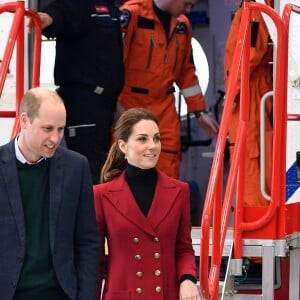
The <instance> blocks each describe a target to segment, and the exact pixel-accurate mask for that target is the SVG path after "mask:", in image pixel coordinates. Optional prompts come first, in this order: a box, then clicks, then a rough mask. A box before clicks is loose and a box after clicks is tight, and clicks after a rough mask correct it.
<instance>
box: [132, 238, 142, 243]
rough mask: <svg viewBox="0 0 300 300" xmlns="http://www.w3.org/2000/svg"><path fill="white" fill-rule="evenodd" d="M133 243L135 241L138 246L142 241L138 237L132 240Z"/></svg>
mask: <svg viewBox="0 0 300 300" xmlns="http://www.w3.org/2000/svg"><path fill="white" fill-rule="evenodd" d="M132 241H133V242H134V243H135V244H137V243H138V242H139V241H140V239H139V238H138V237H134V238H133V239H132Z"/></svg>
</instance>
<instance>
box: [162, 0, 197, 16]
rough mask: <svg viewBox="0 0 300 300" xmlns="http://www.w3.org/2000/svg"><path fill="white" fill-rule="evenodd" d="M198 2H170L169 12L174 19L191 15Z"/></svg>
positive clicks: (175, 0)
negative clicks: (183, 15) (187, 14)
mask: <svg viewBox="0 0 300 300" xmlns="http://www.w3.org/2000/svg"><path fill="white" fill-rule="evenodd" d="M197 1H198V0H168V10H167V11H168V12H169V14H171V15H172V16H173V17H178V16H179V15H181V14H185V13H189V12H190V11H191V9H192V8H193V6H194V5H195V4H196V3H197Z"/></svg>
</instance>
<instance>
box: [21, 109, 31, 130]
mask: <svg viewBox="0 0 300 300" xmlns="http://www.w3.org/2000/svg"><path fill="white" fill-rule="evenodd" d="M28 122H29V118H28V114H27V113H26V112H22V113H21V115H20V126H21V128H22V129H24V128H26V127H27V124H28Z"/></svg>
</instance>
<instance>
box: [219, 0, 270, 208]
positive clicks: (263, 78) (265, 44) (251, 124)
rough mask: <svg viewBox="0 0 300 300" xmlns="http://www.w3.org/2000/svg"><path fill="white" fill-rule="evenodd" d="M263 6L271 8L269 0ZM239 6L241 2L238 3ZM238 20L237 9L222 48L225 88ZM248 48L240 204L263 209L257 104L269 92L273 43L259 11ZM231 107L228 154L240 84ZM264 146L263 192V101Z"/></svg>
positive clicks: (239, 12)
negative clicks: (244, 174)
mask: <svg viewBox="0 0 300 300" xmlns="http://www.w3.org/2000/svg"><path fill="white" fill-rule="evenodd" d="M265 3H266V4H267V5H270V6H272V7H273V0H266V1H265ZM241 6H242V3H241ZM241 17H242V7H240V8H239V9H238V10H237V12H236V13H235V16H234V18H233V20H232V24H231V27H230V31H229V33H228V38H227V42H226V46H225V54H224V76H225V85H226V87H228V84H229V80H230V74H231V66H232V60H233V55H234V50H235V47H236V43H237V37H238V33H239V28H240V21H241ZM251 19H252V21H251V29H252V31H251V45H250V77H249V118H248V124H247V126H248V127H247V146H246V170H247V173H246V177H245V179H246V180H245V183H244V188H245V190H244V205H245V206H266V205H268V204H269V201H268V200H267V199H265V197H264V196H263V195H262V193H261V188H260V170H261V166H260V102H261V98H262V96H263V95H264V94H265V93H266V92H269V91H272V90H273V64H272V61H273V44H272V41H271V38H270V33H269V30H268V27H267V26H266V23H265V20H264V18H263V16H262V14H261V13H260V12H259V11H253V12H252V16H251ZM235 95H236V96H235V107H234V111H233V113H232V116H231V121H230V128H229V137H230V146H231V149H230V152H231V153H233V151H234V145H235V140H236V136H237V129H238V122H239V116H240V103H239V96H240V85H239V84H238V85H237V86H236V91H235ZM264 118H265V126H266V132H265V138H266V140H265V147H266V166H265V170H266V178H265V182H266V190H267V193H269V192H270V188H271V174H272V144H273V100H272V98H270V99H268V100H267V101H266V106H265V116H264Z"/></svg>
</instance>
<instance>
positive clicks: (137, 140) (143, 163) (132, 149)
mask: <svg viewBox="0 0 300 300" xmlns="http://www.w3.org/2000/svg"><path fill="white" fill-rule="evenodd" d="M119 147H120V149H121V151H122V152H123V153H124V154H125V157H126V158H127V161H128V163H129V164H130V165H132V166H135V167H138V168H140V169H150V168H153V167H154V166H155V165H156V163H157V161H158V158H159V154H160V151H161V144H160V134H159V129H158V126H157V124H156V123H155V122H154V121H152V120H141V121H139V122H138V123H136V124H135V125H134V126H133V128H132V133H131V135H130V136H129V138H128V141H127V142H125V141H123V140H119Z"/></svg>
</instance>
